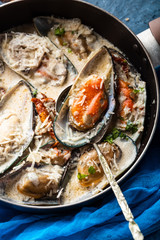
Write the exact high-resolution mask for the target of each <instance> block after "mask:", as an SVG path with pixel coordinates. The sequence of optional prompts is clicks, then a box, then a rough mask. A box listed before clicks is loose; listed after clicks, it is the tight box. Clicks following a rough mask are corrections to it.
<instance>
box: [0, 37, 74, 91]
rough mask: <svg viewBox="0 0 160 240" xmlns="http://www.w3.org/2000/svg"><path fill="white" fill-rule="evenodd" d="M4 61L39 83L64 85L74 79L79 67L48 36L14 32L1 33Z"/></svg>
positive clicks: (26, 77)
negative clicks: (76, 67)
mask: <svg viewBox="0 0 160 240" xmlns="http://www.w3.org/2000/svg"><path fill="white" fill-rule="evenodd" d="M0 53H1V56H2V59H3V61H4V62H5V63H6V64H7V65H8V66H9V67H10V68H11V69H12V70H13V71H15V72H16V73H18V74H19V75H21V76H22V77H23V78H24V79H25V80H27V81H28V82H29V83H31V84H32V85H34V86H35V88H38V87H39V85H38V84H46V85H47V84H49V85H50V86H62V85H63V84H65V83H67V84H68V83H69V82H72V81H73V80H74V79H75V76H76V75H77V70H76V69H75V67H74V66H73V64H72V63H71V62H70V61H69V60H68V59H67V58H66V56H65V55H64V54H63V53H62V51H61V50H59V49H58V48H57V47H56V46H55V45H54V44H52V42H51V41H50V40H49V39H48V38H47V37H44V36H38V35H37V34H31V33H20V32H11V33H5V34H1V35H0Z"/></svg>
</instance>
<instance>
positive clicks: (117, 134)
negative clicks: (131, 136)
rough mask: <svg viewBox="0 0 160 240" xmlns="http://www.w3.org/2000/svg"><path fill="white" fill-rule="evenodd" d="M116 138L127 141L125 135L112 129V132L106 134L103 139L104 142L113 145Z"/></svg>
mask: <svg viewBox="0 0 160 240" xmlns="http://www.w3.org/2000/svg"><path fill="white" fill-rule="evenodd" d="M118 137H120V138H121V139H125V140H128V138H127V136H126V134H125V133H123V132H121V131H120V130H118V129H117V128H113V130H112V132H111V133H110V134H108V135H107V136H106V138H105V139H104V142H108V143H113V141H114V140H115V139H116V138H118Z"/></svg>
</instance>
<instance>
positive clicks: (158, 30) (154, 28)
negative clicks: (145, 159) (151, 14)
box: [149, 17, 160, 45]
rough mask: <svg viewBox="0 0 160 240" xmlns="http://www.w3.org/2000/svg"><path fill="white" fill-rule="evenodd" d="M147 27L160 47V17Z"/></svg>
mask: <svg viewBox="0 0 160 240" xmlns="http://www.w3.org/2000/svg"><path fill="white" fill-rule="evenodd" d="M149 27H150V30H151V32H152V34H153V36H154V37H155V39H156V41H157V42H158V43H159V45H160V17H159V18H156V19H154V20H153V21H151V22H149Z"/></svg>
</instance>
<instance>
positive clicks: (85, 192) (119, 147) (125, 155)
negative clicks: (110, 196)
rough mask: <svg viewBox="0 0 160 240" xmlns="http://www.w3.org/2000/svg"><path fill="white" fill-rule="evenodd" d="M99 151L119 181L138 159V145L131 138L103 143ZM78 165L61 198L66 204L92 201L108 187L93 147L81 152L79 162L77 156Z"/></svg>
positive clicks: (83, 149) (84, 148) (87, 147)
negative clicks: (94, 196)
mask: <svg viewBox="0 0 160 240" xmlns="http://www.w3.org/2000/svg"><path fill="white" fill-rule="evenodd" d="M98 147H99V148H100V150H101V152H102V154H103V155H104V156H105V158H106V161H107V162H108V164H109V166H110V168H111V170H112V173H113V175H114V176H115V177H116V178H118V177H119V176H120V175H121V174H123V173H124V172H125V171H126V170H127V169H128V168H129V167H130V166H131V165H132V164H133V163H134V161H135V159H136V155H137V147H136V144H135V142H134V141H133V140H132V139H131V138H130V137H128V136H126V137H125V138H122V137H120V136H119V137H117V138H116V139H115V140H114V141H113V142H112V143H108V142H104V141H102V142H101V143H99V144H98ZM75 161H77V162H78V163H77V167H76V168H75V169H74V171H73V172H72V175H71V176H70V180H69V181H68V184H67V186H66V188H65V190H64V194H63V196H62V197H63V203H64V204H66V203H71V202H78V201H81V200H84V199H87V198H90V197H91V196H93V195H95V194H97V193H99V192H101V191H103V189H104V188H105V187H106V186H107V185H108V181H107V178H106V177H105V174H104V172H103V170H102V167H101V165H100V162H99V160H98V155H97V152H96V150H95V149H94V148H93V147H92V146H90V145H88V146H86V147H83V148H81V151H80V155H79V156H78V158H77V156H75Z"/></svg>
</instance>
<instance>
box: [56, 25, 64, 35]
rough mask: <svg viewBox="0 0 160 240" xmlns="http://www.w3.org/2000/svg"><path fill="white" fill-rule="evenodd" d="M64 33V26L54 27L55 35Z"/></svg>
mask: <svg viewBox="0 0 160 240" xmlns="http://www.w3.org/2000/svg"><path fill="white" fill-rule="evenodd" d="M64 33H65V30H64V28H60V27H58V28H56V29H55V30H54V34H55V35H56V36H63V35H64Z"/></svg>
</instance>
